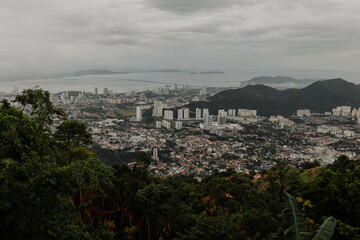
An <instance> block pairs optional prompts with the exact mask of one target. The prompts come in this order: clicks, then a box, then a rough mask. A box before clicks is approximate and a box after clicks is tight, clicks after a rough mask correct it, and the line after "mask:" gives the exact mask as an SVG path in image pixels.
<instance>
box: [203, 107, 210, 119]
mask: <svg viewBox="0 0 360 240" xmlns="http://www.w3.org/2000/svg"><path fill="white" fill-rule="evenodd" d="M205 115H209V109H207V108H204V109H203V118H205Z"/></svg>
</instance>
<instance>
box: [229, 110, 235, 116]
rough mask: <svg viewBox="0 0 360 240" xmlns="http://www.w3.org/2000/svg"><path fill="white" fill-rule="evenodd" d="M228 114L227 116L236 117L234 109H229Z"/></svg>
mask: <svg viewBox="0 0 360 240" xmlns="http://www.w3.org/2000/svg"><path fill="white" fill-rule="evenodd" d="M228 116H229V117H236V110H235V109H229V110H228Z"/></svg>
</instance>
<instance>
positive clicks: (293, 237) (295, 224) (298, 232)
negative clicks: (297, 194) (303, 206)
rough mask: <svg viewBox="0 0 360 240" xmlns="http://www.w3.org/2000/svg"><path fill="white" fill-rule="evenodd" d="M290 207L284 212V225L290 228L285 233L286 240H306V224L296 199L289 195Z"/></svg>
mask: <svg viewBox="0 0 360 240" xmlns="http://www.w3.org/2000/svg"><path fill="white" fill-rule="evenodd" d="M285 194H286V196H287V197H288V206H287V207H286V208H285V209H284V210H283V212H282V216H283V221H284V225H285V226H286V227H288V228H287V229H286V230H285V232H284V237H285V239H286V240H301V239H306V232H307V228H306V224H305V219H304V217H303V215H302V212H301V210H300V208H299V206H298V203H297V201H296V199H295V198H294V197H293V196H291V195H290V194H288V193H285Z"/></svg>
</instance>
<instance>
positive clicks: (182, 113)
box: [178, 109, 184, 120]
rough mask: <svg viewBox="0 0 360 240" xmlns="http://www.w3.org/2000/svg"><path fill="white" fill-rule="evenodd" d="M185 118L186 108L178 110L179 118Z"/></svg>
mask: <svg viewBox="0 0 360 240" xmlns="http://www.w3.org/2000/svg"><path fill="white" fill-rule="evenodd" d="M182 119H184V109H179V110H178V120H182Z"/></svg>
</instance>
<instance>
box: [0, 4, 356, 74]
mask: <svg viewBox="0 0 360 240" xmlns="http://www.w3.org/2000/svg"><path fill="white" fill-rule="evenodd" d="M359 12H360V2H359V1H356V0H347V1H340V0H317V1H311V0H297V1H295V0H263V1H258V0H241V1H239V0H237V1H235V0H198V1H193V0H181V1H180V0H117V1H113V0H77V1H73V0H63V1H55V0H32V1H31V4H30V3H29V1H27V0H17V1H13V0H3V1H2V7H1V9H0V21H1V28H0V34H1V36H2V37H1V38H0V70H2V71H3V72H4V71H6V70H9V69H11V68H15V69H16V68H17V67H19V66H26V67H25V68H29V69H32V68H38V69H49V68H54V69H65V68H71V67H72V66H97V65H99V66H112V67H119V68H120V67H121V66H127V67H133V68H165V67H173V68H214V67H216V68H217V69H228V68H251V69H254V68H295V69H305V68H310V69H333V70H354V71H357V70H358V62H359V56H360V50H359V42H360V33H359V31H358V29H360V21H359V18H360V16H359V14H358V13H359Z"/></svg>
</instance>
